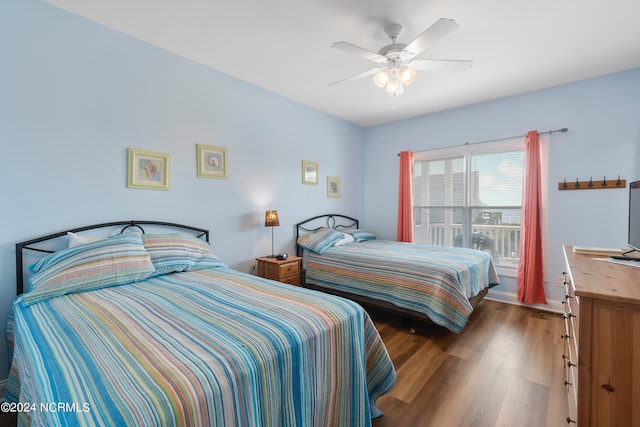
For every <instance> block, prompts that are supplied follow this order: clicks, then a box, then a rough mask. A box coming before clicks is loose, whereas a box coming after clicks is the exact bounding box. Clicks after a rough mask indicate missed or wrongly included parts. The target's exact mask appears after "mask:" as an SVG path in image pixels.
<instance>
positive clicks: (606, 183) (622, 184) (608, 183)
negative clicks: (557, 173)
mask: <svg viewBox="0 0 640 427" xmlns="http://www.w3.org/2000/svg"><path fill="white" fill-rule="evenodd" d="M626 186H627V180H626V179H621V178H620V175H618V179H617V180H616V179H610V180H607V177H606V175H605V176H604V177H603V178H602V182H599V183H598V182H593V176H591V177H589V181H580V179H579V178H576V181H575V182H572V183H571V184H568V183H567V178H563V180H562V182H559V183H558V190H598V189H605V190H606V189H614V188H626Z"/></svg>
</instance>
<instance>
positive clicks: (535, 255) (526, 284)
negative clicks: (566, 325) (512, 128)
mask: <svg viewBox="0 0 640 427" xmlns="http://www.w3.org/2000/svg"><path fill="white" fill-rule="evenodd" d="M524 163H525V166H524V168H525V171H524V189H523V197H522V222H521V225H520V227H521V237H520V262H519V263H518V299H519V300H520V301H522V302H523V303H525V304H535V303H541V304H546V303H547V298H546V296H545V294H544V269H543V260H542V196H541V193H542V189H541V176H540V140H539V138H538V132H537V131H535V130H533V131H530V132H529V133H527V138H526V140H525V161H524Z"/></svg>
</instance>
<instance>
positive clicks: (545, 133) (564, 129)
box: [398, 128, 569, 156]
mask: <svg viewBox="0 0 640 427" xmlns="http://www.w3.org/2000/svg"><path fill="white" fill-rule="evenodd" d="M568 130H569V129H568V128H561V129H555V130H546V131H544V132H538V135H547V134H549V135H551V134H552V133H565V132H566V131H568ZM526 136H527V135H516V136H509V137H506V138H498V139H487V140H486V141H477V142H465V143H464V144H460V145H454V146H453V147H462V146H465V145H474V144H484V143H486V142H495V141H504V140H505V139H512V138H524V137H526ZM442 148H451V147H442ZM423 151H424V150H423ZM398 156H400V153H398Z"/></svg>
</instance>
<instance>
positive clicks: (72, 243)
mask: <svg viewBox="0 0 640 427" xmlns="http://www.w3.org/2000/svg"><path fill="white" fill-rule="evenodd" d="M67 237H68V238H69V246H68V247H70V248H75V247H76V246H80V245H86V244H87V243H93V242H97V241H98V240H102V239H104V237H95V236H83V235H81V234H76V233H72V232H70V231H68V232H67Z"/></svg>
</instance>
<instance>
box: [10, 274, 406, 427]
mask: <svg viewBox="0 0 640 427" xmlns="http://www.w3.org/2000/svg"><path fill="white" fill-rule="evenodd" d="M9 320H10V321H9V323H8V329H7V337H8V339H9V341H10V344H14V345H13V346H11V347H12V354H13V358H12V366H11V373H10V378H9V383H8V386H7V393H6V396H5V397H6V399H7V400H8V401H9V402H18V401H19V402H30V403H32V404H33V405H34V406H32V407H30V408H29V409H30V413H28V414H22V416H23V421H30V422H31V423H32V424H33V425H43V426H44V425H46V426H55V425H83V426H85V425H91V426H92V425H96V426H98V425H104V426H115V425H135V426H143V425H197V426H365V425H371V418H372V416H373V417H375V416H379V415H381V411H380V410H379V409H378V408H377V407H376V406H375V402H376V399H377V398H378V397H379V396H381V395H382V394H384V393H386V392H388V391H389V390H390V389H391V387H392V386H393V384H394V382H395V370H394V367H393V364H392V362H391V360H390V359H389V356H388V354H387V351H386V348H385V347H384V344H383V343H382V340H381V339H380V336H379V335H378V333H377V331H376V329H375V327H374V325H373V323H372V322H371V320H370V319H369V317H368V316H367V314H366V312H364V310H363V309H362V308H361V307H360V306H358V305H357V304H354V303H352V302H350V301H347V300H344V299H341V298H335V297H331V296H327V295H324V294H322V293H318V292H314V291H309V290H306V289H301V288H296V287H292V286H289V285H284V284H280V283H276V282H272V281H268V280H264V279H260V278H257V277H255V276H251V275H247V274H244V273H239V272H237V271H234V270H231V269H229V268H216V269H206V270H200V271H195V272H185V273H175V274H168V275H164V276H159V277H155V278H152V279H148V280H145V281H143V282H138V283H134V284H128V285H122V286H116V287H110V288H104V289H99V290H94V291H88V292H81V293H76V294H72V295H65V296H60V297H56V298H52V299H50V300H48V301H44V302H40V303H37V304H34V305H31V306H29V307H25V306H24V305H23V303H22V296H21V297H19V298H17V299H16V301H15V302H14V305H13V307H12V315H11V317H10V319H9ZM42 404H44V406H42ZM61 404H62V406H61ZM52 405H53V406H52Z"/></svg>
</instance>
